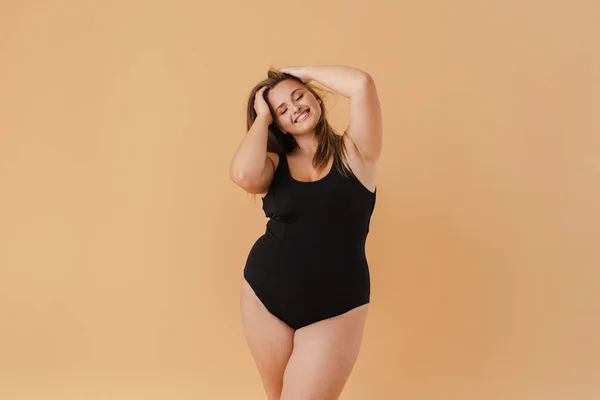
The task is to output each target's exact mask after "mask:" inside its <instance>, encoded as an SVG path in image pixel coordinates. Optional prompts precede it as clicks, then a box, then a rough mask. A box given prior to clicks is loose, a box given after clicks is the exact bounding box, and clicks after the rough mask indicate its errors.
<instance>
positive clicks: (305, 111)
mask: <svg viewBox="0 0 600 400" xmlns="http://www.w3.org/2000/svg"><path fill="white" fill-rule="evenodd" d="M309 112H310V109H309V108H307V109H306V110H304V111H302V114H300V115H298V117H297V118H296V120H295V121H294V123H298V122H302V121H303V120H305V119H306V118H308V113H309ZM305 114H306V115H305ZM300 119H302V121H299V120H300Z"/></svg>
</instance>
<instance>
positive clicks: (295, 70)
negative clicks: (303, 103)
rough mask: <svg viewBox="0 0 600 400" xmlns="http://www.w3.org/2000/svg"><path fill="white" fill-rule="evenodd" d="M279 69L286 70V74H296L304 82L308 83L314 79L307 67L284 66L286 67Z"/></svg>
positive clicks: (280, 70)
mask: <svg viewBox="0 0 600 400" xmlns="http://www.w3.org/2000/svg"><path fill="white" fill-rule="evenodd" d="M278 71H279V72H284V73H286V74H290V75H294V76H295V77H297V78H299V79H300V80H301V81H302V82H304V83H308V82H310V81H312V78H311V77H310V75H309V74H308V68H307V67H284V68H279V69H278Z"/></svg>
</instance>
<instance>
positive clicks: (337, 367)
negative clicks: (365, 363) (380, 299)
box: [281, 304, 369, 400]
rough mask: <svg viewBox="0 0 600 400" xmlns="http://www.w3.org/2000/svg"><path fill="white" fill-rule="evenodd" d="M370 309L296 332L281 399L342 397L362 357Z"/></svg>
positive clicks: (333, 399) (357, 311)
mask: <svg viewBox="0 0 600 400" xmlns="http://www.w3.org/2000/svg"><path fill="white" fill-rule="evenodd" d="M368 307H369V305H368V304H365V305H362V306H360V307H357V308H354V309H352V310H350V311H348V312H347V313H345V314H342V315H339V316H337V317H333V318H329V319H326V320H323V321H319V322H316V323H314V324H311V325H308V326H305V327H303V328H301V329H298V330H297V331H296V334H295V335H294V349H293V352H292V356H291V357H290V360H289V362H288V365H287V367H286V370H285V375H284V379H283V391H282V394H281V400H335V399H337V398H338V397H339V395H340V393H341V392H342V390H343V388H344V385H345V384H346V381H347V379H348V376H349V375H350V372H351V371H352V369H353V368H354V363H355V362H356V359H357V358H358V353H359V348H360V345H361V342H362V336H363V330H364V325H365V321H366V317H367V311H368Z"/></svg>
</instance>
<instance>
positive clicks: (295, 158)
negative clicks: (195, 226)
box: [267, 136, 379, 192]
mask: <svg viewBox="0 0 600 400" xmlns="http://www.w3.org/2000/svg"><path fill="white" fill-rule="evenodd" d="M344 146H345V147H346V154H347V159H348V164H349V165H350V168H352V171H353V172H354V174H355V175H356V178H357V179H358V180H359V181H360V182H361V183H362V184H363V186H365V187H366V188H367V189H368V190H369V191H371V192H374V191H375V187H376V178H377V171H378V164H379V163H378V162H374V163H367V162H365V161H364V160H363V159H362V157H361V155H360V153H359V152H358V149H357V148H356V147H355V146H354V143H352V140H350V139H349V138H348V137H347V136H344ZM267 156H268V157H269V158H270V159H271V161H273V165H274V167H275V169H277V166H278V165H279V162H280V160H279V155H278V154H277V153H271V152H268V153H267ZM287 161H288V166H289V169H290V174H291V176H292V178H293V179H295V180H297V181H301V182H315V181H318V180H321V179H323V178H324V177H325V176H327V174H328V173H329V172H330V171H331V169H332V168H333V157H332V158H331V159H330V160H329V164H328V165H327V167H326V168H325V169H323V171H321V173H320V174H317V172H316V171H315V169H314V168H313V166H312V156H305V155H301V154H295V153H290V154H288V155H287Z"/></svg>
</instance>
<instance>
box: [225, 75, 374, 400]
mask: <svg viewBox="0 0 600 400" xmlns="http://www.w3.org/2000/svg"><path fill="white" fill-rule="evenodd" d="M313 80H314V81H316V82H318V83H320V84H322V85H323V86H325V87H327V88H329V89H332V90H335V91H337V92H338V93H340V94H341V95H343V96H345V97H348V98H349V99H350V123H349V126H348V128H347V129H346V130H345V132H344V133H343V135H339V134H337V133H335V132H334V130H333V129H332V127H331V126H330V125H329V123H328V122H327V119H326V117H325V106H324V104H323V100H322V97H321V96H320V95H319V94H318V92H317V88H316V87H314V86H313V85H310V84H309V82H310V81H313ZM247 111H248V115H247V128H248V133H247V135H246V136H245V138H244V139H243V141H242V143H241V144H240V146H239V148H238V149H237V151H236V153H235V155H234V157H233V160H232V162H231V171H230V174H231V179H232V180H233V181H234V182H235V183H236V184H237V185H239V186H240V187H242V188H243V189H244V190H245V191H247V192H248V193H253V194H264V196H263V197H262V202H263V210H264V212H265V215H266V216H267V217H269V221H268V222H267V224H266V231H265V233H264V234H263V235H262V236H261V237H259V238H258V240H257V241H256V242H255V243H254V245H253V247H252V249H251V250H250V253H249V255H248V258H247V261H246V265H245V268H244V274H243V279H242V280H241V281H242V282H241V284H242V288H241V290H242V295H241V313H242V325H243V327H244V332H245V337H246V342H247V343H248V346H249V348H250V352H251V354H252V356H253V358H254V361H255V363H256V366H257V368H258V371H259V373H260V376H261V379H262V383H263V386H264V388H265V391H266V393H267V395H268V398H269V400H275V399H278V400H279V399H281V400H292V399H298V400H308V399H311V400H332V399H337V398H338V396H339V395H340V393H341V392H342V389H343V387H344V385H345V383H346V381H347V379H348V376H349V375H350V372H351V371H352V369H353V367H354V363H355V361H356V359H357V357H358V353H359V348H360V344H361V341H362V336H363V328H364V324H365V320H366V316H367V311H368V307H369V298H370V279H369V267H368V263H367V259H366V256H365V243H366V238H367V234H368V232H369V223H370V219H371V215H372V212H373V209H374V207H375V196H376V184H375V180H376V177H377V170H378V160H379V157H380V154H381V148H382V121H381V110H380V105H379V99H378V95H377V90H376V88H375V83H374V82H373V79H372V78H371V76H370V75H369V74H368V73H366V72H364V71H361V70H359V69H356V68H352V67H346V66H310V67H309V66H305V67H288V68H281V69H279V70H273V69H271V70H269V71H268V78H267V79H266V80H264V81H262V82H260V83H259V84H257V85H256V87H255V88H254V89H253V90H252V92H251V94H250V98H249V100H248V110H247Z"/></svg>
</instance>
